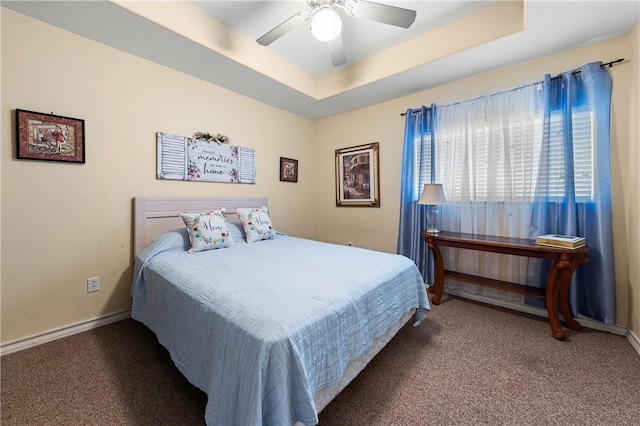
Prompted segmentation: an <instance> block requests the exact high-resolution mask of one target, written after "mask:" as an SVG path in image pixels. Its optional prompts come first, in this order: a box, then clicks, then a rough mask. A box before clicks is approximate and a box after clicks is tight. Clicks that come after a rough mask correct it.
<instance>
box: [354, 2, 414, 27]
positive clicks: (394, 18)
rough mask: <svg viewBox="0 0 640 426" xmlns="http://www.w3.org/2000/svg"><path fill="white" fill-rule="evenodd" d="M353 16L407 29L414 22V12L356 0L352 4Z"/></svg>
mask: <svg viewBox="0 0 640 426" xmlns="http://www.w3.org/2000/svg"><path fill="white" fill-rule="evenodd" d="M353 16H355V17H358V18H364V19H368V20H370V21H376V22H383V23H385V24H389V25H395V26H396V27H402V28H409V27H410V26H411V24H413V22H414V21H415V20H416V11H415V10H411V9H404V8H401V7H396V6H389V5H386V4H381V3H372V2H369V1H364V0H358V1H357V2H355V3H354V4H353Z"/></svg>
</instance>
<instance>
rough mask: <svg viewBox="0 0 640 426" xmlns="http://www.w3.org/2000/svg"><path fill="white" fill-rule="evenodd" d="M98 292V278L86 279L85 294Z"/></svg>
mask: <svg viewBox="0 0 640 426" xmlns="http://www.w3.org/2000/svg"><path fill="white" fill-rule="evenodd" d="M98 290H100V277H93V278H87V293H91V292H93V291H98Z"/></svg>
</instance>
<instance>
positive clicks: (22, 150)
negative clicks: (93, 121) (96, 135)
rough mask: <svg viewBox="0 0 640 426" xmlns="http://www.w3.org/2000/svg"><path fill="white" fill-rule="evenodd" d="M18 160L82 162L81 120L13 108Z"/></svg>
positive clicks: (83, 154) (83, 150) (83, 148)
mask: <svg viewBox="0 0 640 426" xmlns="http://www.w3.org/2000/svg"><path fill="white" fill-rule="evenodd" d="M16 152H17V157H18V158H19V159H28V160H46V161H63V162H68V163H84V159H85V147H84V120H80V119H78V118H71V117H62V116H60V115H53V114H44V113H40V112H33V111H25V110H22V109H16Z"/></svg>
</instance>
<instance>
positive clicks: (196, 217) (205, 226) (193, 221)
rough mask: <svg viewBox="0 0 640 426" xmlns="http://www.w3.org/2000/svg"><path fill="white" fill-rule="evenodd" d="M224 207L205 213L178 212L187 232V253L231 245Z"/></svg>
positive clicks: (231, 240) (232, 243)
mask: <svg viewBox="0 0 640 426" xmlns="http://www.w3.org/2000/svg"><path fill="white" fill-rule="evenodd" d="M224 213H225V209H220V210H214V211H212V212H206V213H180V217H181V218H182V220H183V221H184V224H185V225H186V226H187V231H188V233H189V250H188V251H189V253H197V252H199V251H204V250H212V249H218V248H225V247H231V246H232V245H234V241H233V238H231V235H230V234H229V229H228V227H227V219H225V217H224Z"/></svg>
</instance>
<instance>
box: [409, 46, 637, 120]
mask: <svg viewBox="0 0 640 426" xmlns="http://www.w3.org/2000/svg"><path fill="white" fill-rule="evenodd" d="M624 61H625V59H624V58H618V59H615V60H613V61H611V62H607V63H605V64H602V65H600V67H601V68H606V67H609V68H611V67H613V66H614V65H617V64H619V63H621V62H624ZM581 72H582V71H580V70H576V71H574V72H573V74H580V73H581ZM558 77H559V75H558V76H555V77H551V79H552V80H553V79H554V78H558ZM419 109H420V108H413V110H414V111H418V110H419ZM405 115H407V113H406V112H402V113H400V116H402V117H404V116H405Z"/></svg>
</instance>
